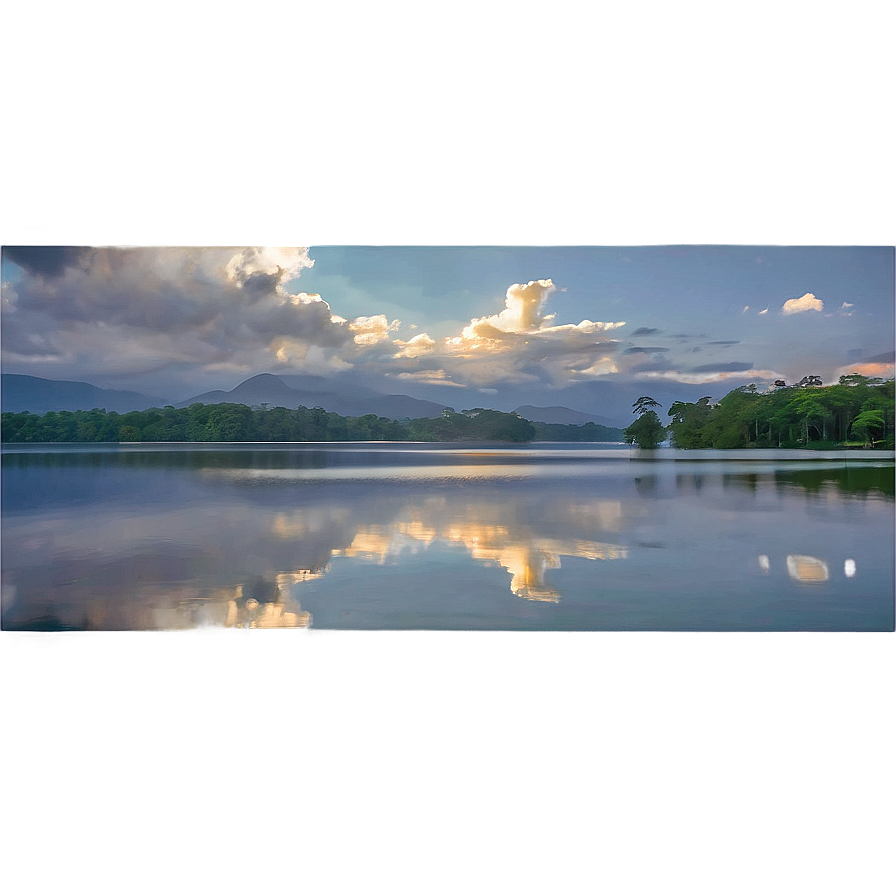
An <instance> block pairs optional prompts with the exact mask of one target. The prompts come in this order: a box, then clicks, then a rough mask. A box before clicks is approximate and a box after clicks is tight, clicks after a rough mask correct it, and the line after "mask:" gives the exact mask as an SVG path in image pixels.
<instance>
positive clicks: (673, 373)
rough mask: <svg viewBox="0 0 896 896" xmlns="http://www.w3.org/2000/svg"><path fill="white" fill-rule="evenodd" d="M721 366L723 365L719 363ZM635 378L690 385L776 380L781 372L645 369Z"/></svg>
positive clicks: (751, 369)
mask: <svg viewBox="0 0 896 896" xmlns="http://www.w3.org/2000/svg"><path fill="white" fill-rule="evenodd" d="M719 366H720V367H722V366H723V365H719ZM635 378H636V379H645V380H651V379H658V380H672V381H674V382H678V383H689V384H691V385H703V384H704V383H721V382H724V381H725V380H731V379H737V380H748V381H749V380H757V381H764V380H776V379H780V378H781V374H779V373H778V372H777V371H774V370H756V369H753V368H750V369H748V370H724V369H722V370H720V369H713V370H702V371H700V372H694V371H682V370H645V371H640V372H637V373H636V374H635Z"/></svg>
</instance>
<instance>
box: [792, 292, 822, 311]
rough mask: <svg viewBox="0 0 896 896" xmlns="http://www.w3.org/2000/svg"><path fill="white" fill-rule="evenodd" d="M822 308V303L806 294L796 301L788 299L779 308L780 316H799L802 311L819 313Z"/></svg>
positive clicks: (811, 295) (809, 293) (808, 293)
mask: <svg viewBox="0 0 896 896" xmlns="http://www.w3.org/2000/svg"><path fill="white" fill-rule="evenodd" d="M823 308H824V302H822V301H821V299H816V298H815V296H814V295H813V294H812V293H811V292H807V293H806V294H805V295H803V296H800V297H799V298H798V299H788V300H787V301H786V302H785V303H784V304H783V305H782V306H781V314H800V313H801V312H803V311H821V310H822V309H823Z"/></svg>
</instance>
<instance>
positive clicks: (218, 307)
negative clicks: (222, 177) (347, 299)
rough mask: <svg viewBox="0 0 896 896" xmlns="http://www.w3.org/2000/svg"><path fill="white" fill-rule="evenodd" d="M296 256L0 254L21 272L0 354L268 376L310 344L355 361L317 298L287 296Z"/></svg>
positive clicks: (182, 251)
mask: <svg viewBox="0 0 896 896" xmlns="http://www.w3.org/2000/svg"><path fill="white" fill-rule="evenodd" d="M26 248H28V247H26ZM298 252H299V250H296V253H294V257H292V256H289V254H288V253H287V252H286V251H285V250H282V251H281V250H263V251H259V250H241V249H228V248H220V249H217V248H213V249H189V248H158V249H112V248H109V249H102V248H98V249H71V250H70V249H66V248H64V247H63V248H62V249H51V250H47V249H46V248H45V247H38V249H36V250H34V249H32V250H30V251H23V250H22V249H21V248H20V247H13V250H12V252H7V250H5V249H4V257H3V260H4V262H7V261H10V262H14V263H15V264H16V265H17V266H18V267H20V268H21V271H22V276H16V277H15V278H14V279H13V280H12V281H11V282H9V283H7V284H4V292H3V350H4V354H6V353H9V356H10V357H12V358H14V357H15V356H19V358H20V359H22V360H24V359H27V358H34V359H35V360H37V359H38V358H39V357H40V356H44V357H47V358H49V357H53V358H57V359H58V360H59V363H60V364H62V363H73V360H72V359H75V358H79V357H92V358H94V359H95V363H100V362H101V363H102V365H103V366H104V368H105V369H109V370H111V369H113V367H114V368H115V369H117V370H126V369H127V368H128V364H129V363H132V365H133V369H134V370H135V371H137V370H140V371H143V370H147V369H151V368H153V367H154V366H155V365H157V364H159V363H166V362H167V363H170V364H178V363H181V364H182V363H190V362H192V363H194V364H197V365H199V364H210V363H214V364H219V365H226V364H231V365H236V366H237V367H238V368H239V369H243V368H246V367H249V368H251V367H254V366H255V365H257V366H259V367H265V366H270V364H271V363H272V361H273V360H274V356H275V355H276V358H277V359H280V358H281V354H282V353H283V352H285V353H286V354H285V355H283V357H290V358H299V359H301V358H303V357H304V354H305V352H306V351H307V349H308V348H309V347H311V346H315V347H317V348H319V349H325V350H327V351H328V352H331V350H332V349H335V348H339V347H341V346H348V347H349V348H350V349H351V351H354V345H353V334H352V333H351V331H350V329H349V325H348V322H346V321H344V320H342V319H338V320H334V319H333V316H332V314H331V312H330V308H329V306H328V305H327V303H326V302H324V301H321V300H320V297H319V296H313V295H306V294H304V293H300V294H298V295H292V294H290V293H289V292H288V290H287V289H286V283H287V282H289V281H290V280H291V279H293V278H294V277H295V276H297V275H298V271H299V270H300V269H301V268H302V267H307V262H306V261H305V259H304V258H303V257H302V256H301V255H300V254H298ZM265 253H268V254H265ZM34 334H42V335H41V337H35V335H34ZM317 357H318V360H317V361H316V363H318V364H322V363H324V360H323V359H324V356H322V355H318V356H317ZM60 369H61V368H60Z"/></svg>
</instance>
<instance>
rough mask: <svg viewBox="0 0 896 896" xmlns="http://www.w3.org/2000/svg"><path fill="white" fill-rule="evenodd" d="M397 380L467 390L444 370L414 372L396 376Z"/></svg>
mask: <svg viewBox="0 0 896 896" xmlns="http://www.w3.org/2000/svg"><path fill="white" fill-rule="evenodd" d="M396 379H399V380H411V381H412V382H415V383H427V384H429V385H433V386H457V387H458V388H459V389H465V388H466V386H464V384H463V383H455V382H454V381H453V380H452V379H451V378H450V377H449V376H448V374H447V373H446V372H445V371H444V370H414V371H407V372H405V373H399V374H396Z"/></svg>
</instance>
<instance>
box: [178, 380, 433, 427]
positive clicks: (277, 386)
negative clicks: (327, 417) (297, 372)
mask: <svg viewBox="0 0 896 896" xmlns="http://www.w3.org/2000/svg"><path fill="white" fill-rule="evenodd" d="M286 380H289V381H291V382H295V383H299V384H301V386H302V388H292V387H291V386H290V385H287V382H286ZM333 385H334V384H333V383H332V382H331V381H328V380H327V379H325V378H324V377H310V376H291V375H287V376H283V377H279V376H274V375H273V374H271V373H262V374H259V375H258V376H253V377H250V378H249V379H247V380H245V381H244V382H242V383H240V384H239V385H238V386H237V387H236V388H235V389H231V391H230V392H222V391H221V390H220V389H218V390H215V391H214V392H204V393H203V394H202V395H197V396H195V397H194V398H190V399H188V400H187V401H181V402H179V403H178V405H177V407H181V408H185V407H189V406H190V405H191V404H196V403H199V404H221V403H223V402H233V403H235V404H247V405H260V404H267V405H268V406H269V407H272V408H275V407H284V408H297V407H299V406H300V405H303V406H304V407H306V408H315V407H321V408H324V410H327V411H332V412H333V413H335V414H342V415H343V416H344V417H361V416H363V415H364V414H375V415H376V416H377V417H389V418H390V419H392V420H400V419H402V418H403V417H413V418H416V417H438V416H439V415H440V414H441V413H442V410H443V409H444V408H445V407H446V405H443V404H439V403H437V402H434V401H424V400H423V399H420V398H411V396H410V395H383V394H381V393H378V392H374V391H372V390H370V389H365V388H360V389H354V388H353V389H352V391H351V393H348V392H336V391H333ZM309 386H311V387H312V388H308V387H309Z"/></svg>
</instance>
